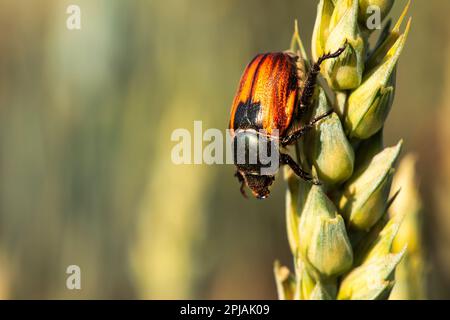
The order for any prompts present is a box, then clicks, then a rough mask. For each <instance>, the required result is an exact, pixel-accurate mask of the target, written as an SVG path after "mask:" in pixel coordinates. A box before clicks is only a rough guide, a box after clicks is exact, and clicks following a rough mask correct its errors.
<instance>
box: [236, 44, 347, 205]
mask: <svg viewBox="0 0 450 320" xmlns="http://www.w3.org/2000/svg"><path fill="white" fill-rule="evenodd" d="M345 47H346V45H344V46H343V47H342V48H340V49H338V50H337V51H336V52H334V53H328V54H324V55H322V56H321V57H319V59H318V60H317V62H316V63H314V64H313V65H312V66H311V68H310V70H309V71H308V73H307V74H306V78H305V72H304V71H302V70H301V68H299V67H298V64H297V62H298V61H299V59H300V57H299V56H298V55H296V54H294V53H292V52H272V53H265V54H258V55H256V57H255V58H253V60H251V62H250V63H249V64H248V65H247V67H246V68H245V70H244V73H243V74H242V77H241V79H240V82H239V86H238V89H237V92H236V95H235V97H234V100H233V104H232V107H231V116H230V122H229V129H230V135H231V138H232V140H231V141H232V143H233V147H234V149H233V150H234V158H233V159H234V161H233V162H234V164H235V165H236V168H237V170H236V173H235V176H236V177H237V179H238V180H239V182H240V184H241V188H240V190H241V193H242V195H243V196H244V197H247V196H246V193H245V190H244V188H245V186H247V187H249V188H250V190H251V191H252V193H253V195H254V196H255V197H256V198H259V199H264V198H267V197H268V196H269V194H270V191H269V187H270V186H271V185H272V183H273V181H274V180H275V173H273V174H262V173H261V169H262V168H263V167H265V164H263V163H262V161H261V159H260V157H258V156H257V157H256V161H254V162H253V163H251V162H250V161H247V159H250V156H248V154H251V153H252V152H253V153H257V152H258V150H260V148H261V144H260V143H261V141H263V142H265V143H267V144H270V143H274V142H275V143H276V145H278V146H281V149H282V150H283V149H284V148H286V147H287V146H289V145H292V144H294V143H295V142H296V141H297V140H298V139H299V138H300V137H301V136H303V135H304V134H305V132H307V131H308V130H309V129H311V128H313V127H314V124H316V123H317V122H318V121H320V120H321V119H323V118H325V117H327V116H328V115H330V114H331V113H332V111H329V112H326V113H324V114H322V115H320V116H318V117H317V118H315V119H312V120H311V121H310V122H309V123H307V124H306V125H304V126H302V127H300V128H296V123H298V121H299V120H301V119H302V115H303V114H304V113H305V111H306V110H307V109H308V108H309V107H310V105H311V104H312V103H311V102H312V96H313V93H314V89H315V85H316V82H317V76H318V74H319V72H320V65H321V64H322V62H323V61H325V60H327V59H332V58H337V57H338V56H339V55H340V54H341V53H342V52H343V51H344V50H345ZM303 81H304V82H303ZM302 84H303V85H302ZM239 143H242V144H243V145H244V149H243V150H244V152H245V154H247V156H245V157H246V158H245V161H238V157H237V153H238V152H237V146H238V144H239ZM275 152H277V153H278V157H277V159H278V161H279V163H277V167H278V166H279V165H288V166H289V167H290V168H291V169H292V170H293V171H294V173H295V174H296V175H298V176H299V177H300V178H302V179H304V180H306V181H310V182H312V183H313V184H320V183H319V182H318V181H316V180H314V179H313V178H312V177H311V175H310V174H308V173H307V172H306V171H304V170H303V169H302V168H301V166H300V165H299V164H298V163H297V162H295V160H294V159H292V157H291V156H289V155H288V154H287V153H285V152H282V151H280V150H279V148H276V149H275ZM254 159H255V158H254Z"/></svg>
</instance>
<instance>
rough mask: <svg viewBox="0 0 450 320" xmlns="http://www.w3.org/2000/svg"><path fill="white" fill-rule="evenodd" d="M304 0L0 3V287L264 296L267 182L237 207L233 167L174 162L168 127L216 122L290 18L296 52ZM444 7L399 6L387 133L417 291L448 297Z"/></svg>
mask: <svg viewBox="0 0 450 320" xmlns="http://www.w3.org/2000/svg"><path fill="white" fill-rule="evenodd" d="M405 3H406V1H403V0H397V1H396V4H395V6H394V9H393V11H392V12H391V16H392V17H394V19H396V18H397V17H398V16H399V14H400V12H401V9H402V8H403V7H404V5H405ZM70 4H77V5H79V6H80V8H81V23H82V29H81V30H79V31H69V30H68V29H67V28H66V19H67V17H68V15H67V14H66V8H67V7H68V6H69V5H70ZM316 4H317V1H312V0H311V1H300V0H289V1H285V0H284V1H279V0H270V1H256V0H249V1H241V0H227V1H210V0H189V1H186V0H184V1H180V0H164V1H162V0H149V1H144V0H130V1H121V0H95V1H92V0H71V1H65V0H63V1H61V0H58V1H56V0H54V1H48V0H45V1H44V0H43V1H32V0H21V1H16V0H0V298H4V299H7V298H43V299H47V298H60V299H65V298H86V299H99V298H145V299H154V298H158V299H166V298H194V299H195V298H207V299H212V298H220V299H222V298H226V299H228V298H230V299H231V298H232V299H259V298H261V299H271V298H276V293H275V284H274V281H273V275H272V267H273V261H274V260H275V259H280V260H281V261H282V262H283V263H287V264H289V263H290V262H291V261H290V259H291V258H290V254H289V249H288V243H287V239H286V234H285V227H284V190H285V185H284V183H283V181H282V179H279V180H278V181H277V183H276V185H275V187H274V190H273V192H272V196H271V198H270V199H268V200H266V201H256V200H245V199H243V198H242V197H241V196H240V194H239V186H238V183H237V181H236V180H235V178H234V177H233V173H234V169H233V167H232V166H229V165H215V166H208V165H190V166H189V165H185V166H176V165H174V164H172V162H171V158H170V156H171V154H170V151H171V149H172V147H173V146H174V145H175V143H174V142H172V141H171V140H170V135H171V133H172V131H173V130H174V129H176V128H187V129H189V130H192V129H193V121H194V120H202V121H203V128H204V129H207V128H222V129H225V128H226V127H227V123H228V117H229V108H230V105H231V101H232V98H233V95H234V93H235V89H236V86H237V82H238V80H239V77H240V75H241V72H242V71H243V68H244V66H245V65H246V63H247V62H248V61H249V60H250V59H251V58H252V57H253V56H254V55H255V54H256V53H259V52H265V51H279V50H284V49H287V47H288V46H289V42H290V37H291V34H292V30H293V22H294V19H299V22H300V33H301V36H302V38H303V39H304V41H305V42H306V45H307V47H308V48H309V39H310V37H311V33H312V28H313V24H314V18H315V13H316ZM449 12H450V2H449V1H445V0H429V1H416V0H413V1H412V6H411V10H410V15H412V16H413V25H412V32H411V33H410V36H409V39H408V41H407V45H406V47H405V50H404V52H403V54H402V57H401V59H400V65H399V69H398V72H397V92H396V100H395V102H394V107H393V110H392V112H391V114H390V116H389V120H388V122H387V125H386V129H385V133H386V134H385V136H386V143H387V144H388V145H392V144H394V143H395V142H397V141H398V140H399V139H400V138H403V139H404V140H405V145H406V148H405V151H404V152H405V153H406V152H415V153H416V154H417V156H418V172H417V175H418V176H419V180H420V190H421V195H422V197H423V203H424V210H423V213H422V214H423V221H424V232H425V238H424V239H425V243H424V244H425V248H426V264H427V267H426V273H427V280H428V281H427V294H428V297H430V298H450V148H449V146H450V126H449V121H450V120H449V119H450V43H449V39H450V37H449V36H450V19H449V17H448V13H449ZM71 264H76V265H79V266H80V268H81V275H82V278H81V286H82V289H81V290H73V291H71V290H68V289H66V285H65V283H66V277H67V274H66V268H67V266H68V265H71Z"/></svg>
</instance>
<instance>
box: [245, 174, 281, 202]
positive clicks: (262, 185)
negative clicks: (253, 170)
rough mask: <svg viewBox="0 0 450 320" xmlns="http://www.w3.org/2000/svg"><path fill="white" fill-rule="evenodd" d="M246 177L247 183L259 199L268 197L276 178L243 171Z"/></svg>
mask: <svg viewBox="0 0 450 320" xmlns="http://www.w3.org/2000/svg"><path fill="white" fill-rule="evenodd" d="M242 174H243V176H244V179H245V183H246V184H247V186H248V187H249V188H250V190H252V193H253V195H254V196H255V197H256V198H258V199H266V198H267V197H268V196H269V194H270V190H269V187H270V186H271V185H272V183H273V181H274V180H275V177H274V176H263V175H256V174H245V173H242Z"/></svg>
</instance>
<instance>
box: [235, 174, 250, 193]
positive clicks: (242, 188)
mask: <svg viewBox="0 0 450 320" xmlns="http://www.w3.org/2000/svg"><path fill="white" fill-rule="evenodd" d="M234 176H235V177H236V178H237V179H238V180H239V182H240V184H241V189H240V190H241V193H242V195H243V196H244V198H246V199H247V198H248V197H247V194H246V193H245V189H244V188H245V179H244V177H243V176H242V173H241V172H240V171H239V170H237V171H236V173H235V174H234Z"/></svg>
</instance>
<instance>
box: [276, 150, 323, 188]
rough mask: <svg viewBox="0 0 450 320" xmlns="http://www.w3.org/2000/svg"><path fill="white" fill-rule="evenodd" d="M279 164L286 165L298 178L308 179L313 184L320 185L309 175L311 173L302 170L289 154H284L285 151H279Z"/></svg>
mask: <svg viewBox="0 0 450 320" xmlns="http://www.w3.org/2000/svg"><path fill="white" fill-rule="evenodd" d="M280 164H285V165H288V166H289V167H290V168H291V169H292V171H294V173H295V174H296V175H297V176H299V177H300V178H302V179H303V180H306V181H309V182H311V183H312V184H315V185H320V182H319V181H317V180H315V179H313V177H311V175H310V174H309V173H308V172H306V171H304V170H303V169H302V168H301V167H300V166H299V165H298V163H297V162H295V161H294V159H292V158H291V156H290V155H288V154H285V153H280Z"/></svg>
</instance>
